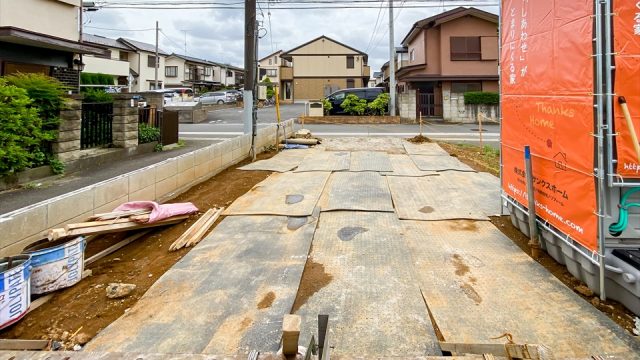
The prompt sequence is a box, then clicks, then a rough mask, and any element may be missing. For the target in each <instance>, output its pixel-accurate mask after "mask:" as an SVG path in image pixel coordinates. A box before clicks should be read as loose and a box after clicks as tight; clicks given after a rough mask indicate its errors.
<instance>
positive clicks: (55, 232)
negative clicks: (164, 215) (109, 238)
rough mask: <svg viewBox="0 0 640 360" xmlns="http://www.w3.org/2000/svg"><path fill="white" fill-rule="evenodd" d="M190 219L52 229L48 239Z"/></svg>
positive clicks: (126, 229) (154, 225) (138, 227)
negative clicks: (66, 229)
mask: <svg viewBox="0 0 640 360" xmlns="http://www.w3.org/2000/svg"><path fill="white" fill-rule="evenodd" d="M188 217H189V215H180V216H174V217H171V218H168V219H165V220H162V221H157V222H153V223H145V224H140V223H136V222H132V221H129V222H125V223H120V224H112V225H102V226H94V227H88V228H80V229H73V230H70V231H65V230H64V229H51V230H49V235H48V238H49V240H57V239H59V238H61V237H70V236H80V235H99V234H108V233H114V232H121V231H128V230H137V229H145V228H150V227H156V226H164V225H171V224H175V223H178V222H181V221H183V220H185V219H187V218H188Z"/></svg>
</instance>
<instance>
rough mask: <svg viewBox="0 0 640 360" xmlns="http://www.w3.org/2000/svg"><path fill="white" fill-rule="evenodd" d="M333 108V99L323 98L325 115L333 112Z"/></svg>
mask: <svg viewBox="0 0 640 360" xmlns="http://www.w3.org/2000/svg"><path fill="white" fill-rule="evenodd" d="M331 109H333V104H332V103H331V101H329V100H327V99H322V110H323V112H324V114H325V115H329V114H331Z"/></svg>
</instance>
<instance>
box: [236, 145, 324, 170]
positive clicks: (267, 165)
mask: <svg viewBox="0 0 640 360" xmlns="http://www.w3.org/2000/svg"><path fill="white" fill-rule="evenodd" d="M314 151H316V150H314V149H290V150H283V151H281V152H279V153H278V154H276V155H275V156H273V157H271V158H269V159H265V160H258V161H256V162H254V163H251V164H248V165H245V166H242V167H239V168H238V169H239V170H262V171H275V172H287V171H290V170H293V169H295V168H296V167H297V166H298V165H300V163H301V162H302V160H304V158H305V157H306V156H307V155H309V154H311V153H313V152H314Z"/></svg>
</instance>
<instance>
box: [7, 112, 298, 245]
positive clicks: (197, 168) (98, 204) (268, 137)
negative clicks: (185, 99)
mask: <svg viewBox="0 0 640 360" xmlns="http://www.w3.org/2000/svg"><path fill="white" fill-rule="evenodd" d="M282 126H284V130H285V131H286V133H291V132H292V131H293V121H292V120H288V121H285V122H283V123H282ZM276 129H277V128H276V126H275V125H273V126H268V127H264V128H260V129H258V133H257V137H256V147H257V148H258V149H259V150H261V149H263V148H264V147H266V146H269V145H273V144H274V143H275V140H276ZM282 131H283V130H282V128H281V129H280V132H281V133H282ZM250 148H251V135H242V136H238V137H236V138H233V139H229V140H227V141H224V142H221V143H217V144H212V145H209V146H207V147H204V148H201V149H198V150H195V151H192V152H189V153H187V154H183V155H180V156H177V157H174V158H170V159H167V160H164V161H162V162H159V163H156V164H153V165H150V166H147V167H144V168H141V169H138V170H136V171H133V172H130V173H127V174H123V175H120V176H117V177H115V178H112V179H109V180H106V181H102V182H99V183H96V184H93V185H90V186H87V187H84V188H82V189H78V190H76V191H73V192H70V193H67V194H64V195H60V196H57V197H55V198H52V199H49V200H46V201H43V202H40V203H37V204H33V205H30V206H28V207H24V208H22V209H18V210H15V211H12V212H9V213H6V214H2V215H0V233H1V234H2V237H0V256H9V255H15V254H18V253H20V252H21V251H22V249H24V248H25V247H26V246H28V245H29V244H31V243H33V242H35V241H38V240H40V239H43V238H45V237H46V235H47V231H48V229H50V228H55V227H60V226H64V225H65V224H68V223H73V222H80V221H85V220H86V219H87V217H89V216H90V215H93V214H96V213H102V212H109V211H112V210H113V209H114V208H116V207H117V206H118V205H120V204H122V203H123V202H127V201H135V200H156V201H159V202H163V201H167V200H169V199H172V198H174V197H176V196H178V195H179V194H181V193H182V192H184V191H186V190H187V189H189V188H190V187H192V186H194V185H196V184H198V183H200V182H202V181H205V180H207V179H209V178H210V177H212V176H214V175H215V174H217V173H219V172H221V171H223V170H224V169H226V168H228V167H230V166H232V165H234V164H237V163H238V162H240V161H242V160H244V159H246V158H247V157H248V156H249V150H250Z"/></svg>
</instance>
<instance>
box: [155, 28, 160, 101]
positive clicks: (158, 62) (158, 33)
mask: <svg viewBox="0 0 640 360" xmlns="http://www.w3.org/2000/svg"><path fill="white" fill-rule="evenodd" d="M159 35H160V28H159V27H158V21H156V59H155V60H156V61H155V65H156V66H155V68H156V77H155V87H156V90H158V89H159V87H158V85H159V84H158V68H159V67H160V59H159V58H158V36H159Z"/></svg>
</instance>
